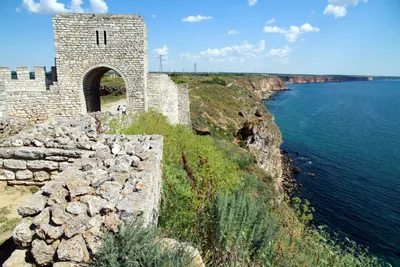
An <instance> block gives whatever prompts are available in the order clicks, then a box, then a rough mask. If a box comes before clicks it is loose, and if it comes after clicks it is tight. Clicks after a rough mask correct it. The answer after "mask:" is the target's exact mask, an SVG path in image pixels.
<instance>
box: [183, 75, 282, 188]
mask: <svg viewBox="0 0 400 267" xmlns="http://www.w3.org/2000/svg"><path fill="white" fill-rule="evenodd" d="M217 77H218V78H219V79H223V80H224V83H222V84H210V83H204V81H205V80H206V81H208V80H209V81H212V79H213V78H215V77H208V76H206V77H202V76H196V75H193V76H191V75H180V76H179V77H176V79H177V80H178V81H182V82H183V81H184V82H187V83H188V84H189V89H190V102H191V118H192V123H193V127H194V128H195V129H197V130H199V129H201V130H202V132H203V133H205V132H206V133H207V134H211V135H213V136H214V137H215V138H217V139H225V140H229V141H231V142H236V143H240V144H241V145H242V146H243V147H245V148H247V149H248V150H249V151H250V152H251V154H253V155H254V157H255V159H256V161H257V165H258V166H259V167H261V168H262V169H264V170H265V171H267V172H268V173H270V174H271V175H272V176H273V177H274V178H275V180H276V188H277V190H278V191H279V192H281V190H280V189H281V186H280V184H281V181H282V163H281V154H280V145H281V143H282V135H281V132H280V130H279V128H278V126H277V125H276V124H275V122H274V117H273V116H272V115H271V114H270V113H269V112H268V110H267V108H266V107H265V106H264V104H263V101H262V100H263V99H267V98H269V97H270V96H271V95H272V94H274V93H275V92H277V91H280V90H287V87H286V84H285V82H284V81H283V80H282V79H280V78H278V77H272V76H271V77H270V76H261V75H218V76H217ZM205 130H207V131H205Z"/></svg>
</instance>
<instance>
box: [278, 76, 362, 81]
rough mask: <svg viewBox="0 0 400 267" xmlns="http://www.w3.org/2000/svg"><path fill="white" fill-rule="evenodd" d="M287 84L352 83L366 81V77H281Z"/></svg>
mask: <svg viewBox="0 0 400 267" xmlns="http://www.w3.org/2000/svg"><path fill="white" fill-rule="evenodd" d="M281 78H282V79H283V80H285V81H286V82H288V83H326V82H353V81H368V77H358V76H292V77H290V76H282V77H281Z"/></svg>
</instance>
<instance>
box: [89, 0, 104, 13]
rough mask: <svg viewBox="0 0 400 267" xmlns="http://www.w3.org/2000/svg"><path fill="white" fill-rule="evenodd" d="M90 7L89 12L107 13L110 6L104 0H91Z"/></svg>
mask: <svg viewBox="0 0 400 267" xmlns="http://www.w3.org/2000/svg"><path fill="white" fill-rule="evenodd" d="M89 1H90V8H89V9H88V10H87V12H89V13H107V11H108V6H107V4H106V2H104V0H89Z"/></svg>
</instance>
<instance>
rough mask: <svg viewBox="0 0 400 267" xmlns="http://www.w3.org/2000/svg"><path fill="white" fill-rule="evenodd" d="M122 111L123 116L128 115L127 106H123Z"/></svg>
mask: <svg viewBox="0 0 400 267" xmlns="http://www.w3.org/2000/svg"><path fill="white" fill-rule="evenodd" d="M121 111H122V114H123V115H126V106H125V105H123V106H122V107H121Z"/></svg>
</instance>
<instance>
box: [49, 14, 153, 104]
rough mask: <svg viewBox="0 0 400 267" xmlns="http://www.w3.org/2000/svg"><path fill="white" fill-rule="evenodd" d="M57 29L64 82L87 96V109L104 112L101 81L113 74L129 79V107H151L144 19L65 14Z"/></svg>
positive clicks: (60, 75) (60, 78)
mask: <svg viewBox="0 0 400 267" xmlns="http://www.w3.org/2000/svg"><path fill="white" fill-rule="evenodd" d="M53 27H54V42H55V51H56V65H57V77H58V82H59V83H60V84H63V85H65V87H69V86H70V87H71V89H72V90H80V91H81V92H82V93H83V96H82V97H84V99H85V107H83V108H84V110H87V111H88V112H93V111H100V91H99V87H100V80H101V78H102V76H103V75H104V74H105V73H106V72H107V71H109V70H114V71H116V72H118V73H119V74H120V76H121V77H122V78H123V79H124V82H125V86H126V93H127V108H128V109H129V110H131V111H144V110H146V109H147V106H146V104H147V103H146V85H147V72H148V61H147V29H146V25H145V23H144V20H143V18H142V17H140V16H139V15H91V14H59V15H56V16H54V17H53Z"/></svg>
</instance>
